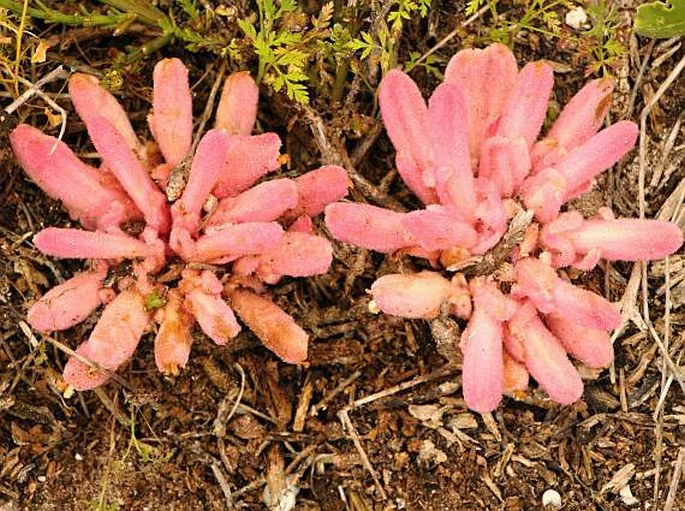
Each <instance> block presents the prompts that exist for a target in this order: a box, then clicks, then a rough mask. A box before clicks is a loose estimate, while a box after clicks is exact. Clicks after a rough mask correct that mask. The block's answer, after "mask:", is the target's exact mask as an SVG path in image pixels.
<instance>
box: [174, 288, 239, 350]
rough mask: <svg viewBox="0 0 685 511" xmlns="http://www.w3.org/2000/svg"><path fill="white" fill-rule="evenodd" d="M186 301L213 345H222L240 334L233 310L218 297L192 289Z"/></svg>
mask: <svg viewBox="0 0 685 511" xmlns="http://www.w3.org/2000/svg"><path fill="white" fill-rule="evenodd" d="M186 301H187V303H188V305H189V307H190V309H191V310H192V311H193V316H195V319H196V320H197V322H198V323H199V325H200V328H201V329H202V331H203V332H204V333H205V335H207V337H209V338H210V339H212V340H213V341H214V342H215V343H217V344H219V345H224V344H226V343H227V342H228V341H229V339H233V338H234V337H235V336H236V335H238V333H239V332H240V325H239V324H238V321H237V320H236V319H235V314H233V309H231V308H230V307H229V306H228V304H227V303H226V302H225V301H224V300H223V299H222V298H221V296H220V295H218V294H208V293H205V292H203V291H202V290H201V289H193V290H192V291H190V292H188V293H187V294H186Z"/></svg>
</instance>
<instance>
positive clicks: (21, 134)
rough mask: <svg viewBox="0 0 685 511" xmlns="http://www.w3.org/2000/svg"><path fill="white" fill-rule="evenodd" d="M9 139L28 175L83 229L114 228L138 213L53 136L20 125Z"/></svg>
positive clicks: (120, 193) (115, 189)
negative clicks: (56, 200)
mask: <svg viewBox="0 0 685 511" xmlns="http://www.w3.org/2000/svg"><path fill="white" fill-rule="evenodd" d="M10 142H11V143H12V149H13V150H14V154H15V155H16V157H17V160H18V161H19V164H20V165H21V166H22V167H23V168H24V170H25V171H26V173H27V174H28V175H29V177H31V179H33V181H35V183H36V184H37V185H38V186H40V188H41V189H42V190H43V191H44V192H45V193H47V194H48V195H49V196H50V197H52V198H55V199H59V200H61V201H62V203H63V204H64V206H65V207H66V208H67V209H68V210H69V214H70V216H71V217H72V218H74V219H78V220H79V221H80V222H81V224H82V225H83V226H84V227H85V228H87V229H94V228H96V227H100V228H103V229H105V228H109V227H116V226H118V225H119V224H120V223H122V222H124V221H125V220H128V219H131V218H135V217H138V216H140V212H139V211H138V210H137V209H136V208H135V207H134V206H133V204H132V202H131V200H130V199H129V198H128V197H127V196H126V194H125V193H124V192H123V190H120V189H117V188H113V187H110V186H107V185H106V180H105V176H104V175H103V173H102V172H99V171H98V170H96V169H94V168H93V167H90V166H89V165H86V164H85V163H83V162H82V161H81V160H79V159H78V157H77V156H76V155H75V154H74V153H73V152H72V151H71V149H69V147H67V145H66V144H64V143H63V142H61V141H58V140H57V139H56V138H53V137H50V136H48V135H45V134H43V133H42V132H41V131H39V130H37V129H36V128H34V127H32V126H29V125H27V124H20V125H19V126H17V127H16V128H15V129H14V131H12V134H11V135H10ZM53 149H54V151H53Z"/></svg>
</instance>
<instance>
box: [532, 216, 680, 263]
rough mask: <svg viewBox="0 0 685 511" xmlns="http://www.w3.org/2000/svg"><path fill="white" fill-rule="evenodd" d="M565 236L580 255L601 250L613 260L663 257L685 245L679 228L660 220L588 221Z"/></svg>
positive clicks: (602, 254)
mask: <svg viewBox="0 0 685 511" xmlns="http://www.w3.org/2000/svg"><path fill="white" fill-rule="evenodd" d="M543 233H544V230H543ZM543 235H544V234H543ZM564 235H565V238H566V239H567V240H568V241H569V242H570V243H571V244H572V245H573V248H574V249H575V250H576V251H577V252H578V253H579V254H587V253H589V252H590V251H592V250H599V251H600V253H601V257H602V258H603V259H608V260H610V261H651V260H655V259H663V258H664V257H666V256H668V255H670V254H672V253H674V252H675V251H676V250H678V249H679V248H680V247H681V246H682V244H683V232H682V231H681V230H680V227H678V226H677V225H676V224H674V223H672V222H664V221H661V220H640V219H632V218H630V219H629V218H621V219H616V220H585V221H584V222H583V223H582V224H581V225H580V226H579V227H578V228H577V229H575V230H573V231H570V232H567V233H564Z"/></svg>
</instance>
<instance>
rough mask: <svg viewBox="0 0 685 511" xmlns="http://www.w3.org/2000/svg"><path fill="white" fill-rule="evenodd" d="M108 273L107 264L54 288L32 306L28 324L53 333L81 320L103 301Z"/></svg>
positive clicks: (41, 330)
mask: <svg viewBox="0 0 685 511" xmlns="http://www.w3.org/2000/svg"><path fill="white" fill-rule="evenodd" d="M106 276H107V267H106V266H105V265H101V266H100V267H99V268H98V269H97V270H95V271H88V272H84V273H79V274H78V275H76V276H74V277H72V278H70V279H69V280H67V281H65V282H63V283H62V284H60V285H58V286H55V287H53V288H52V289H51V290H50V291H48V292H47V293H46V294H44V295H43V296H42V297H41V298H40V300H38V301H37V302H36V303H34V304H33V306H32V307H31V308H30V309H29V312H28V316H27V319H28V322H29V324H30V325H31V326H32V327H33V328H35V329H36V330H38V331H39V332H54V331H57V330H66V329H67V328H71V327H72V326H74V325H76V324H78V323H80V322H81V321H83V320H84V319H86V318H87V317H88V316H90V314H91V313H92V312H93V311H94V310H95V309H97V308H98V307H99V306H100V304H101V303H102V298H103V293H102V291H101V290H102V282H103V280H104V279H105V277H106Z"/></svg>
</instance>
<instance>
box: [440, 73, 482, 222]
mask: <svg viewBox="0 0 685 511" xmlns="http://www.w3.org/2000/svg"><path fill="white" fill-rule="evenodd" d="M467 115H468V114H467V106H466V101H465V99H464V95H463V94H462V91H461V90H460V89H459V86H457V85H456V84H453V83H443V84H442V85H440V86H438V88H437V89H435V92H433V95H432V96H431V98H430V100H429V101H428V119H429V125H428V129H429V135H430V139H431V146H432V148H433V153H434V155H435V171H434V174H435V175H434V178H435V188H436V191H437V193H438V196H439V197H440V202H441V203H442V204H443V205H445V206H451V207H453V208H455V209H456V210H457V211H459V213H460V214H461V216H462V217H463V218H465V219H467V220H468V221H473V220H475V217H474V215H473V211H474V210H475V208H476V192H475V188H474V186H475V184H474V179H473V171H472V170H471V157H470V155H469V145H468V133H467V132H466V123H467Z"/></svg>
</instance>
